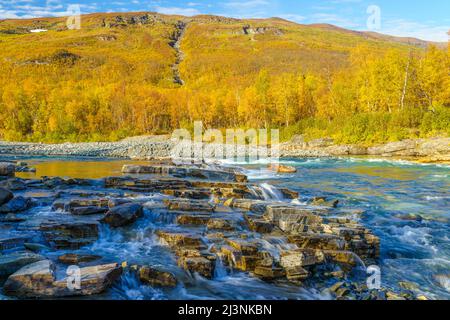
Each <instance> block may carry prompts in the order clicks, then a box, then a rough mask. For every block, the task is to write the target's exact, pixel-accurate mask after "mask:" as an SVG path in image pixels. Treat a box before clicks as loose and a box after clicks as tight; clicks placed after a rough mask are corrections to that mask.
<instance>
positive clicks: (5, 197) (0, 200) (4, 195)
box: [0, 188, 14, 206]
mask: <svg viewBox="0 0 450 320" xmlns="http://www.w3.org/2000/svg"><path fill="white" fill-rule="evenodd" d="M13 198H14V195H13V193H12V192H11V191H9V190H7V189H4V188H0V206H2V205H4V204H6V203H7V202H9V201H11V199H13Z"/></svg>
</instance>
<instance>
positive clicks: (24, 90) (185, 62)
mask: <svg viewBox="0 0 450 320" xmlns="http://www.w3.org/2000/svg"><path fill="white" fill-rule="evenodd" d="M81 21H82V25H81V27H82V28H81V29H80V30H68V29H67V27H66V19H65V18H42V19H31V20H4V21H0V48H1V50H0V72H1V77H0V110H1V112H0V138H2V139H6V140H34V141H50V142H54V141H65V140H70V141H83V140H116V139H120V138H124V137H126V136H132V135H141V134H153V133H166V132H170V131H171V130H172V129H174V128H178V127H180V126H181V127H189V126H190V124H191V123H192V121H194V120H203V122H204V124H205V125H206V126H208V127H218V128H226V127H280V128H282V129H283V136H284V137H285V138H289V137H290V136H291V135H293V134H300V133H304V134H306V136H307V137H309V138H312V137H318V136H331V137H333V138H335V139H336V140H337V141H340V142H345V143H350V142H351V143H353V142H360V143H366V144H370V143H374V142H380V141H388V140H397V139H402V138H406V137H420V136H430V135H446V134H448V133H449V128H450V123H449V122H450V120H449V119H450V113H449V105H450V89H449V88H450V82H449V51H448V50H446V49H444V48H445V47H444V48H438V47H436V46H433V45H430V44H427V43H426V42H423V41H419V40H417V39H400V38H399V39H397V38H394V37H388V36H383V35H379V34H374V33H362V32H355V31H349V30H345V29H340V28H337V27H333V26H329V25H311V26H307V25H299V24H295V23H293V22H289V21H285V20H282V19H278V18H273V19H265V20H236V19H230V18H224V17H214V16H197V17H193V18H187V17H182V16H165V15H160V14H155V13H120V14H119V13H108V14H91V15H85V16H82V20H81ZM37 31H40V32H37ZM441 46H442V45H441Z"/></svg>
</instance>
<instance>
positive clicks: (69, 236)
mask: <svg viewBox="0 0 450 320" xmlns="http://www.w3.org/2000/svg"><path fill="white" fill-rule="evenodd" d="M39 229H40V230H41V231H42V232H43V234H44V237H45V239H46V240H47V242H48V243H50V245H51V246H52V247H54V248H56V249H72V250H77V249H79V248H81V247H83V246H86V245H89V244H92V243H93V242H95V241H97V239H98V234H99V225H98V222H93V221H67V222H66V221H61V222H46V223H43V224H41V225H40V226H39Z"/></svg>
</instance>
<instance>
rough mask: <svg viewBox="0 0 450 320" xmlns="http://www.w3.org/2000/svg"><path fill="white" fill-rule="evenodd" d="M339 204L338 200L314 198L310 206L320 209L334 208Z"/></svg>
mask: <svg viewBox="0 0 450 320" xmlns="http://www.w3.org/2000/svg"><path fill="white" fill-rule="evenodd" d="M338 204H339V200H337V199H335V200H327V198H326V197H314V199H313V201H312V205H314V206H321V207H330V208H336V207H337V206H338Z"/></svg>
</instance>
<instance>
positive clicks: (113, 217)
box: [102, 203, 143, 228]
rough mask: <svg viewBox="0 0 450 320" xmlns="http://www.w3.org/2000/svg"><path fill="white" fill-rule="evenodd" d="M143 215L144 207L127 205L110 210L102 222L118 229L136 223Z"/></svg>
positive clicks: (133, 204)
mask: <svg viewBox="0 0 450 320" xmlns="http://www.w3.org/2000/svg"><path fill="white" fill-rule="evenodd" d="M142 215H143V208H142V205H140V204H136V203H126V204H123V205H120V206H117V207H113V208H111V209H109V211H108V212H107V213H106V215H105V217H104V218H103V219H102V222H104V223H107V224H109V225H110V226H111V227H113V228H117V227H122V226H126V225H129V224H132V223H134V222H135V221H136V220H137V219H138V218H139V217H141V216H142Z"/></svg>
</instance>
